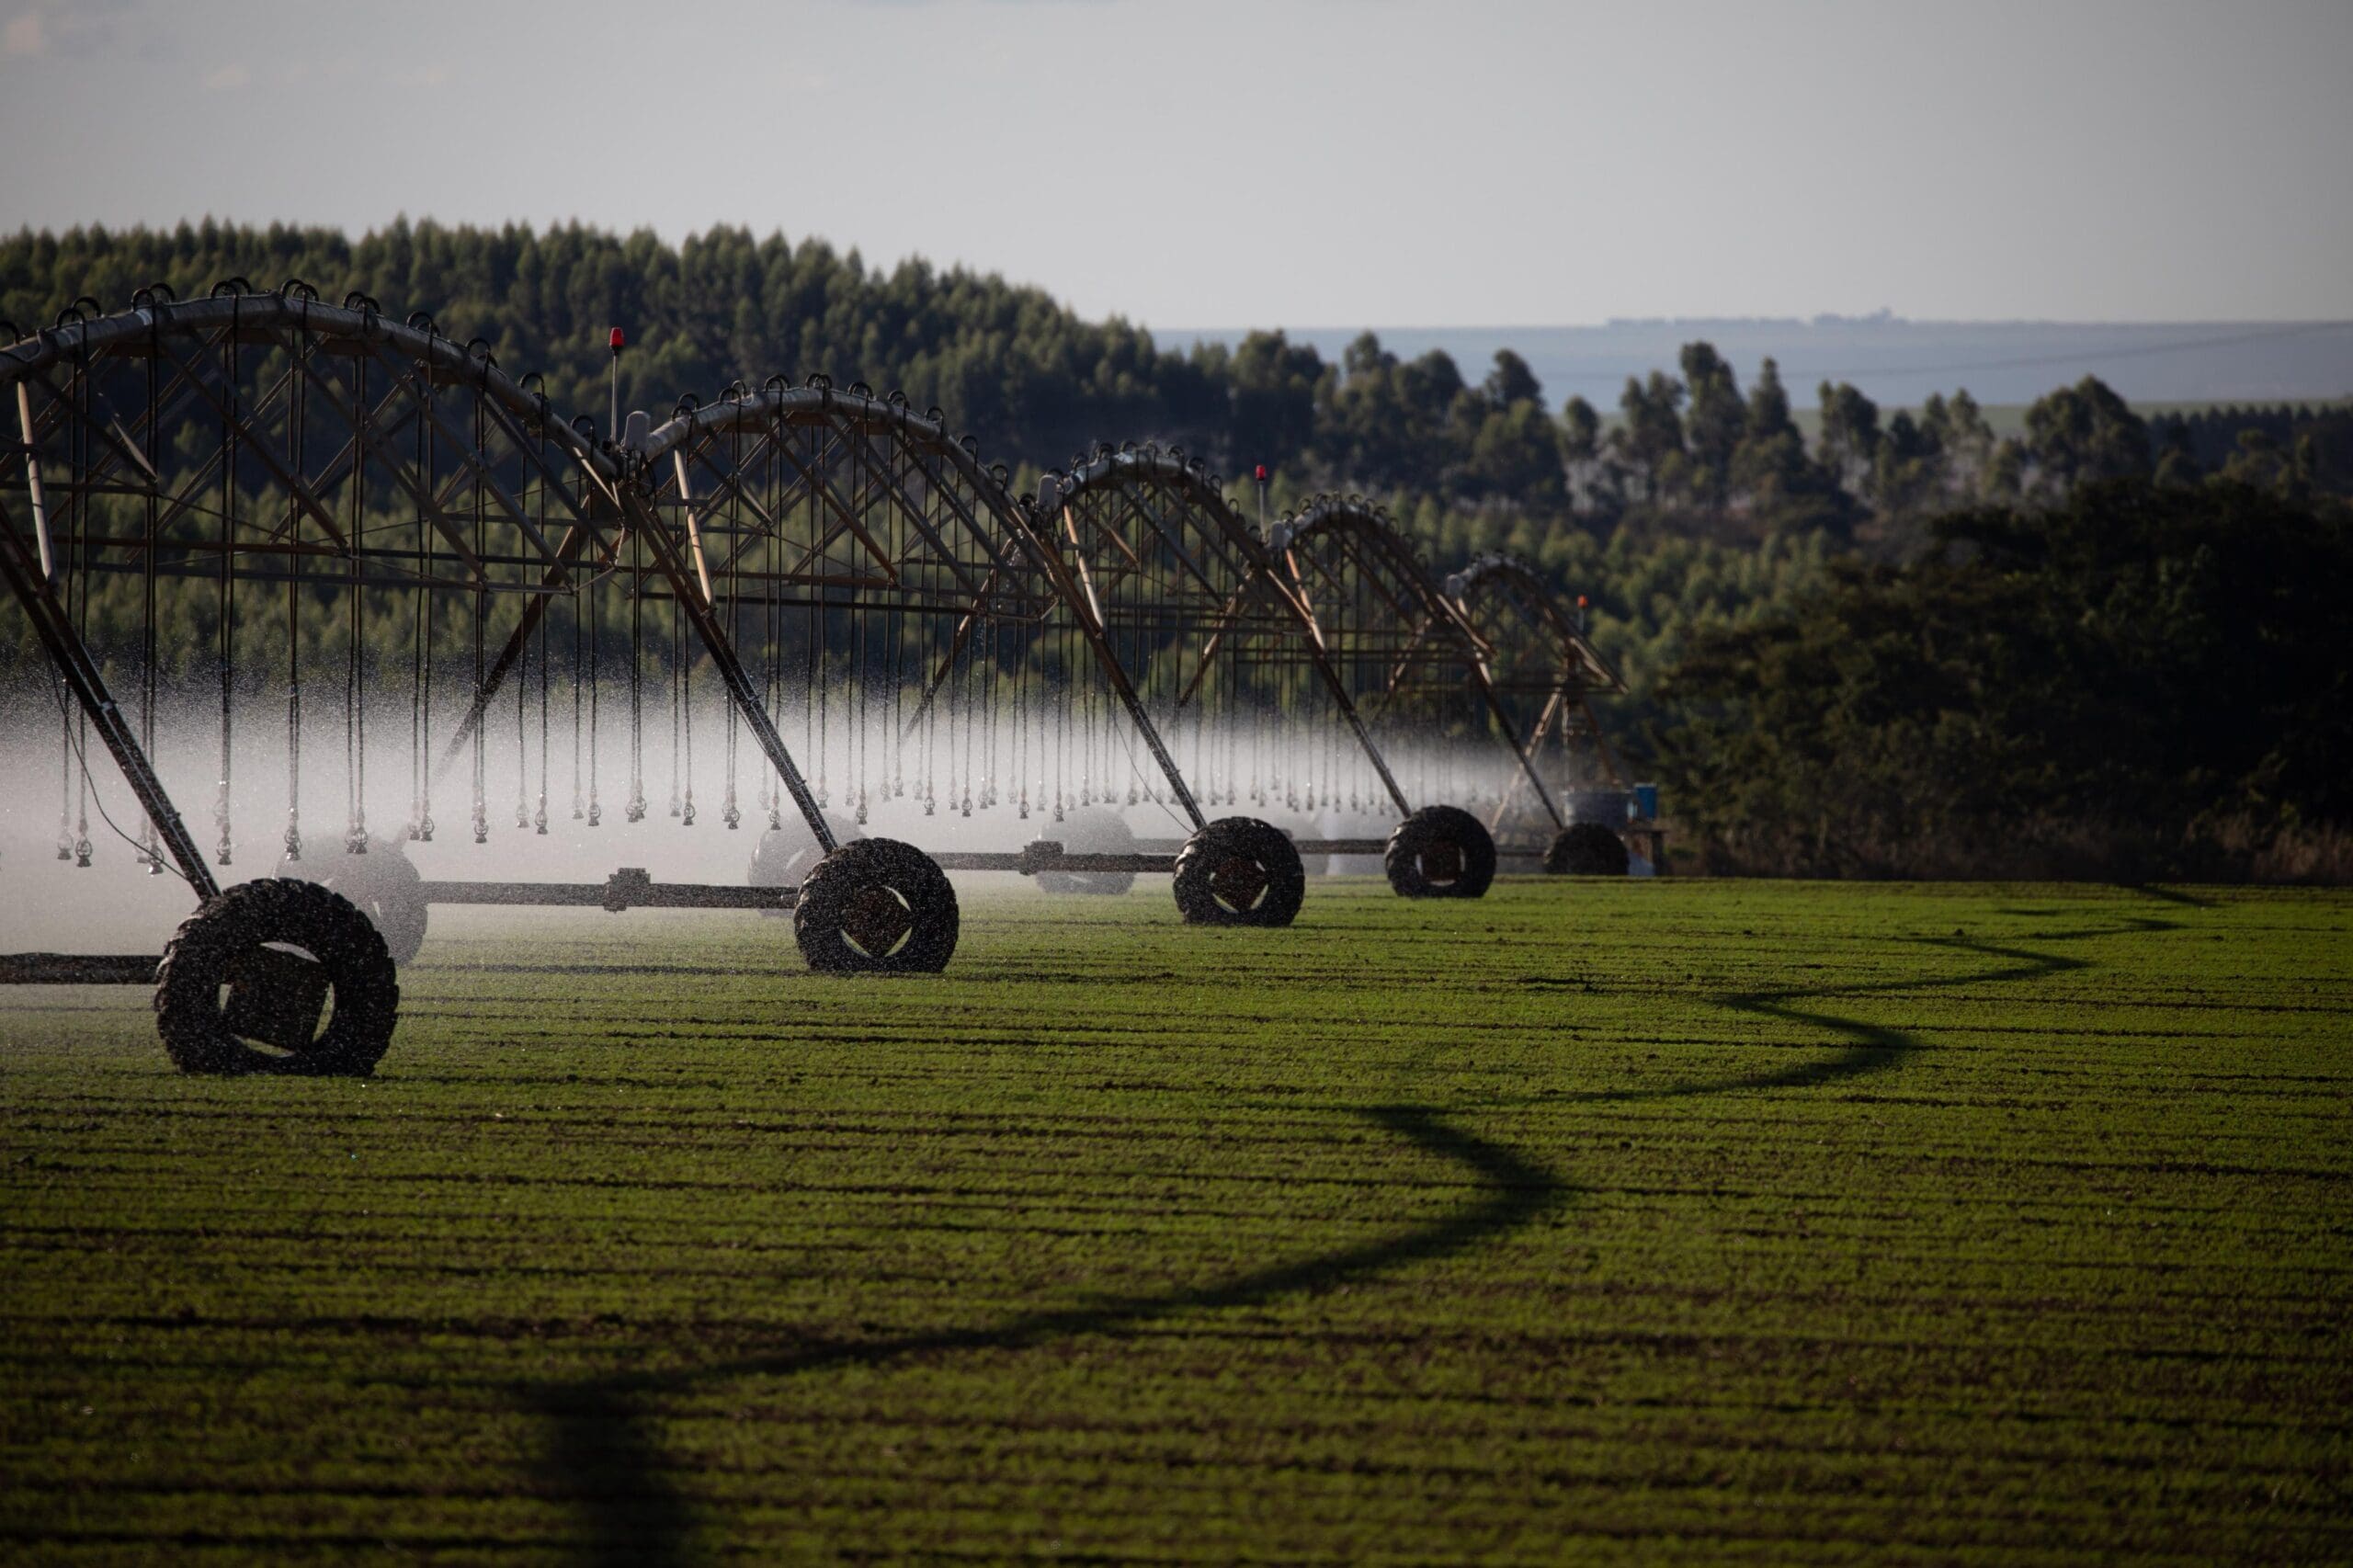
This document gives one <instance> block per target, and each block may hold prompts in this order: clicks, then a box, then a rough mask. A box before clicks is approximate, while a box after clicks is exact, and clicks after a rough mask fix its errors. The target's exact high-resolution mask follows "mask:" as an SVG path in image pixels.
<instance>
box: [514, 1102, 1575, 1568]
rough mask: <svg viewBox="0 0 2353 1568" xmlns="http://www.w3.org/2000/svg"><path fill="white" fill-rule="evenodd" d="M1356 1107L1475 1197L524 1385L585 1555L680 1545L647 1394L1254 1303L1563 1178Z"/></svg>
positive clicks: (1515, 1208) (1393, 1261) (1494, 1227)
mask: <svg viewBox="0 0 2353 1568" xmlns="http://www.w3.org/2000/svg"><path fill="white" fill-rule="evenodd" d="M1362 1114H1364V1115H1365V1116H1366V1117H1367V1118H1368V1119H1370V1120H1371V1121H1373V1122H1374V1123H1375V1124H1377V1125H1379V1126H1381V1127H1382V1128H1385V1129H1387V1130H1389V1131H1392V1132H1396V1133H1398V1134H1400V1135H1402V1136H1404V1138H1406V1139H1408V1140H1410V1141H1411V1142H1413V1143H1414V1144H1415V1146H1416V1147H1418V1148H1420V1149H1421V1150H1423V1151H1424V1152H1425V1153H1432V1154H1436V1155H1439V1156H1441V1157H1443V1158H1445V1159H1448V1160H1450V1161H1452V1162H1454V1163H1455V1164H1456V1165H1460V1166H1461V1167H1463V1169H1464V1171H1465V1172H1466V1174H1468V1175H1470V1176H1474V1177H1476V1178H1477V1179H1478V1180H1479V1181H1480V1182H1481V1183H1482V1184H1483V1186H1484V1187H1485V1188H1486V1192H1485V1195H1484V1196H1483V1197H1482V1198H1481V1199H1478V1201H1476V1202H1474V1203H1472V1204H1471V1205H1469V1206H1468V1207H1466V1208H1464V1209H1462V1210H1460V1211H1459V1212H1457V1213H1453V1214H1449V1215H1448V1216H1447V1217H1446V1218H1444V1219H1442V1220H1438V1221H1434V1222H1433V1223H1430V1224H1427V1225H1424V1226H1421V1227H1419V1228H1418V1229H1415V1230H1412V1231H1408V1232H1406V1233H1404V1234H1403V1235H1400V1236H1394V1237H1392V1238H1390V1239H1389V1240H1387V1241H1381V1242H1370V1243H1367V1244H1364V1245H1362V1246H1357V1247H1347V1248H1343V1249H1341V1250H1339V1251H1337V1252H1329V1253H1323V1254H1319V1255H1317V1256H1313V1257H1310V1258H1303V1259H1302V1260H1300V1261H1298V1262H1296V1263H1285V1264H1278V1265H1275V1266H1273V1267H1267V1268H1262V1269H1259V1270H1257V1271H1256V1272H1255V1273H1251V1274H1245V1275H1243V1276H1241V1277H1240V1278H1234V1279H1230V1280H1226V1281H1224V1282H1223V1283H1222V1284H1214V1285H1204V1286H1200V1287H1198V1288H1196V1289H1193V1290H1174V1291H1169V1292H1167V1293H1165V1294H1162V1295H1154V1296H1137V1297H1131V1298H1128V1299H1126V1300H1123V1301H1102V1302H1097V1303H1095V1304H1092V1305H1088V1306H1085V1307H1071V1308H1065V1309H1063V1310H1061V1311H1055V1312H1032V1313H1028V1314H1025V1315H1023V1316H1020V1317H1016V1318H1013V1319H1011V1320H1009V1321H1007V1322H1005V1323H1001V1324H996V1325H995V1326H993V1327H985V1328H951V1329H937V1330H933V1331H931V1332H929V1333H925V1334H912V1335H904V1336H902V1337H899V1338H895V1339H879V1340H859V1341H846V1342H845V1341H834V1342H828V1341H819V1342H816V1343H814V1344H806V1343H804V1344H797V1345H795V1346H793V1347H792V1348H790V1349H789V1350H780V1351H778V1352H776V1353H774V1354H772V1355H753V1356H744V1357H738V1358H733V1359H731V1360H727V1361H722V1362H716V1363H713V1364H712V1365H710V1366H706V1367H699V1368H696V1369H692V1370H688V1371H677V1372H649V1373H621V1374H617V1375H615V1376H612V1377H608V1378H598V1379H593V1380H590V1381H585V1382H576V1383H565V1384H560V1385H556V1386H553V1387H540V1388H537V1389H534V1390H531V1391H530V1392H529V1403H530V1405H531V1407H532V1408H533V1409H534V1410H536V1411H537V1412H538V1413H539V1414H540V1415H542V1416H543V1417H545V1418H546V1420H547V1422H548V1424H549V1442H548V1447H547V1449H546V1453H545V1460H544V1474H543V1477H542V1479H543V1481H544V1483H545V1484H546V1485H547V1487H548V1490H549V1491H550V1492H551V1493H553V1494H556V1495H559V1496H568V1497H570V1498H573V1499H574V1502H575V1506H576V1507H577V1509H578V1514H579V1520H580V1525H581V1529H582V1534H583V1536H584V1538H585V1539H584V1540H583V1553H582V1555H583V1560H584V1561H585V1562H594V1563H600V1564H602V1563H609V1564H620V1563H639V1564H650V1565H659V1564H667V1563H676V1562H684V1561H686V1560H687V1559H688V1554H689V1544H690V1537H691V1532H692V1525H693V1520H692V1517H691V1511H690V1509H689V1508H688V1504H687V1501H686V1499H685V1498H684V1497H683V1496H682V1495H680V1494H679V1492H678V1490H677V1488H676V1486H675V1485H674V1484H673V1483H671V1481H670V1479H669V1476H668V1474H667V1473H666V1467H665V1462H664V1460H663V1456H662V1452H661V1449H660V1445H659V1443H658V1441H657V1439H656V1437H655V1436H654V1432H653V1431H652V1429H651V1426H652V1423H651V1420H650V1416H651V1412H649V1411H648V1410H647V1408H646V1404H647V1402H648V1401H649V1399H652V1398H658V1397H662V1396H674V1395H677V1394H682V1393H686V1392H690V1391H691V1390H692V1389H693V1388H694V1387H695V1386H696V1385H697V1384H700V1383H706V1382H717V1381H724V1380H726V1379H729V1378H738V1377H792V1376H799V1375H801V1374H802V1373H808V1372H816V1371H822V1370H824V1369H826V1368H829V1367H845V1366H853V1367H875V1366H881V1365H883V1364H886V1363H888V1362H892V1361H895V1360H900V1359H903V1358H910V1357H921V1356H937V1355H947V1354H953V1353H956V1352H961V1351H972V1350H1020V1349H1026V1348H1028V1347H1029V1346H1036V1345H1040V1344H1043V1343H1045V1342H1048V1341H1051V1340H1055V1339H1060V1338H1064V1337H1067V1336H1071V1335H1087V1334H1110V1333H1116V1332H1119V1331H1120V1330H1122V1329H1128V1328H1132V1327H1135V1326H1137V1325H1139V1324H1147V1323H1151V1322H1153V1321H1154V1320H1155V1319H1159V1318H1163V1317H1166V1316H1169V1315H1171V1314H1174V1313H1177V1312H1218V1311H1223V1310H1228V1309H1232V1308H1235V1307H1252V1306H1263V1305H1265V1304H1267V1303H1268V1302H1271V1301H1279V1300H1281V1299H1282V1298H1284V1297H1286V1296H1293V1295H1301V1294H1305V1293H1309V1292H1312V1291H1314V1290H1322V1289H1324V1288H1327V1287H1330V1286H1333V1285H1337V1284H1341V1283H1344V1282H1346V1281H1347V1280H1350V1279H1353V1278H1358V1277H1360V1276H1363V1275H1368V1274H1373V1273H1377V1272H1380V1271H1381V1270H1383V1269H1389V1268H1395V1267H1403V1266H1404V1265H1407V1264H1414V1263H1426V1262H1429V1261H1431V1260H1433V1259H1437V1258H1442V1257H1447V1256H1452V1255H1453V1254H1455V1253H1459V1252H1461V1251H1463V1250H1464V1249H1466V1248H1468V1247H1471V1246H1473V1245H1476V1244H1478V1243H1480V1242H1482V1241H1484V1240H1487V1239H1488V1238H1490V1237H1493V1236H1497V1235H1501V1234H1503V1233H1506V1232H1509V1231H1513V1230H1517V1229H1518V1227H1520V1226H1522V1225H1525V1224H1527V1223H1529V1221H1532V1220H1534V1219H1536V1218H1537V1217H1538V1216H1539V1215H1540V1214H1543V1213H1544V1212H1546V1211H1547V1210H1551V1209H1552V1208H1554V1207H1555V1206H1557V1205H1558V1204H1559V1203H1560V1202H1561V1201H1562V1199H1563V1197H1564V1196H1565V1194H1566V1192H1567V1190H1568V1189H1567V1188H1566V1187H1564V1186H1563V1184H1562V1183H1561V1181H1560V1180H1559V1178H1558V1177H1556V1176H1554V1175H1553V1174H1552V1172H1550V1171H1548V1170H1546V1169H1545V1168H1544V1167H1543V1166H1541V1165H1537V1164H1535V1163H1533V1162H1531V1161H1529V1160H1528V1159H1525V1158H1523V1157H1522V1156H1520V1155H1518V1154H1517V1153H1513V1152H1512V1151H1511V1150H1509V1149H1506V1148H1505V1147H1503V1146H1502V1145H1501V1144H1497V1143H1491V1142H1487V1141H1486V1140H1485V1139H1483V1138H1480V1137H1478V1136H1476V1135H1475V1134H1472V1133H1470V1132H1465V1131H1462V1130H1461V1128H1458V1127H1453V1126H1450V1125H1449V1124H1448V1123H1447V1122H1446V1121H1445V1120H1444V1119H1442V1118H1441V1117H1440V1116H1439V1115H1438V1113H1437V1112H1436V1111H1434V1110H1431V1109H1430V1108H1427V1107H1425V1106H1380V1107H1375V1108H1370V1109H1369V1110H1366V1111H1364V1112H1363V1113H1362Z"/></svg>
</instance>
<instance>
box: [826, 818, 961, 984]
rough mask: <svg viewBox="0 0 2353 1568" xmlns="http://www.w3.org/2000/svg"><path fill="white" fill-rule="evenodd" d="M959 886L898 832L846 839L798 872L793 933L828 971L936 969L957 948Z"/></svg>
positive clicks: (945, 964) (934, 971)
mask: <svg viewBox="0 0 2353 1568" xmlns="http://www.w3.org/2000/svg"><path fill="white" fill-rule="evenodd" d="M957 919H958V916H957V910H956V890H955V889H954V888H953V887H951V886H949V881H948V877H947V874H946V873H945V872H943V871H941V870H940V869H939V868H938V866H937V865H936V864H934V863H933V861H932V858H931V857H930V856H928V855H926V854H925V853H924V852H923V851H922V850H920V849H918V848H916V847H915V846H914V845H912V844H902V843H900V842H899V841H898V840H897V839H895V838H861V839H859V840H858V842H857V843H855V844H845V845H843V846H841V847H840V848H839V849H836V850H835V851H834V852H833V853H832V854H831V855H828V856H826V857H825V858H824V859H823V860H821V861H819V862H818V863H817V864H816V865H815V866H813V867H812V868H811V869H810V871H809V874H808V875H807V876H806V877H804V878H802V879H801V897H800V901H799V902H798V903H795V904H794V905H793V906H792V935H793V938H794V939H795V940H796V941H798V942H799V943H800V944H801V956H802V957H803V958H805V959H807V960H809V967H810V968H811V969H813V970H818V971H822V972H824V973H826V974H937V973H938V972H939V971H941V970H943V969H946V968H947V967H948V960H949V956H950V955H951V954H953V953H954V952H955V951H956V930H957Z"/></svg>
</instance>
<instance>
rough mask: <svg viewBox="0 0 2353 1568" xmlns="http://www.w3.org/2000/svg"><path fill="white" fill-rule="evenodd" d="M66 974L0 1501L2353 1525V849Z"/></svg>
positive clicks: (611, 1540)
mask: <svg viewBox="0 0 2353 1568" xmlns="http://www.w3.org/2000/svg"><path fill="white" fill-rule="evenodd" d="M436 920H437V922H438V926H437V935H436V937H435V939H434V940H432V941H430V942H428V944H427V946H426V951H425V954H424V957H423V960H421V961H420V963H419V964H418V965H417V966H416V967H415V968H414V969H412V970H410V971H406V973H405V975H404V990H405V1001H404V1023H403V1026H402V1029H401V1033H400V1035H399V1037H398V1038H397V1040H395V1042H394V1045H393V1049H392V1054H391V1056H389V1057H388V1058H387V1059H386V1061H385V1062H384V1065H383V1068H382V1069H381V1073H380V1075H379V1076H378V1077H376V1078H375V1079H374V1080H372V1081H369V1082H364V1083H363V1082H329V1081H299V1080H286V1081H278V1080H268V1081H218V1080H197V1079H190V1078H184V1077H180V1076H177V1075H176V1074H174V1073H172V1072H171V1070H170V1069H169V1067H168V1064H167V1063H166V1062H165V1058H164V1054H163V1052H162V1050H161V1049H160V1047H159V1046H158V1045H157V1043H156V1041H155V1040H154V1036H153V1029H152V1026H151V1023H150V1020H149V1018H148V1017H147V1016H146V1014H145V1010H144V1008H145V1001H144V997H143V995H142V994H139V993H135V992H131V991H127V990H123V991H109V990H97V989H85V990H64V989H59V990H48V991H29V990H27V991H18V992H16V993H14V994H8V995H6V996H0V1005H5V1006H6V1008H7V1011H6V1012H0V1313H5V1317H6V1337H5V1343H0V1366H5V1374H4V1375H0V1557H5V1558H6V1559H8V1560H10V1561H13V1562H51V1561H59V1562H83V1561H91V1562H97V1561H108V1560H113V1561H131V1560H151V1561H153V1560H168V1561H171V1562H204V1561H208V1560H213V1559H216V1558H217V1559H220V1560H237V1561H252V1560H260V1561H271V1562H284V1561H291V1560H302V1559H318V1560H333V1561H336V1562H347V1561H358V1560H367V1559H371V1558H372V1559H381V1560H384V1561H400V1562H413V1561H419V1560H426V1559H437V1558H438V1559H447V1560H450V1561H483V1560H517V1561H521V1560H535V1561H550V1562H612V1563H623V1562H628V1563H662V1562H692V1561H707V1560H710V1559H713V1558H718V1557H722V1556H727V1555H739V1556H741V1557H744V1558H746V1559H750V1560H775V1559H780V1558H793V1557H801V1556H828V1557H832V1556H840V1557H850V1558H856V1559H880V1558H953V1559H974V1558H978V1559H991V1558H1005V1557H1014V1556H1022V1557H1064V1558H1072V1559H1079V1560H1106V1559H1138V1558H1142V1559H1167V1560H1184V1561H1189V1562H1229V1561H1234V1560H1243V1559H1248V1560H1263V1561H1286V1562H1300V1561H1309V1560H1313V1561H1320V1562H1365V1561H1398V1562H1404V1561H1417V1562H1432V1561H1460V1560H1466V1559H1477V1560H1483V1561H1499V1562H1500V1561H1515V1562H1518V1561H1560V1560H1564V1559H1565V1560H1574V1561H1593V1562H1613V1561H1653V1562H1687V1561H1691V1560H1695V1559H1708V1560H1718V1561H1766V1560H1782V1561H1788V1560H1799V1559H1802V1560H1805V1561H1809V1562H1822V1561H1836V1560H1845V1561H1857V1562H1862V1561H1868V1562H1895V1561H1919V1562H1976V1561H2003V1562H2052V1561H2074V1562H2086V1561H2093V1560H2099V1561H2109V1560H2114V1559H2118V1558H2131V1559H2137V1560H2143V1561H2174V1560H2178V1561H2214V1560H2234V1561H2241V1562H2248V1561H2263V1562H2283V1561H2303V1562H2329V1561H2335V1562H2344V1561H2346V1560H2347V1559H2348V1558H2353V1336H2349V1335H2353V1331H2349V1330H2348V1324H2347V1317H2348V1312H2347V1297H2348V1287H2349V1286H2353V1146H2348V1137H2347V1135H2348V1133H2353V897H2348V896H2347V895H2346V894H2343V893H2336V892H2239V891H2208V890H2199V891H2195V892H2179V891H2173V890H2143V891H2133V890H2123V889H2105V888H2056V887H2043V886H2008V887H1972V888H1963V889H1957V888H1933V887H1884V886H1882V887H1858V886H1819V885H1790V884H1778V885H1777V884H1760V883H1726V882H1717V883H1709V882H1699V881H1688V882H1675V881H1656V882H1635V881H1630V882H1623V883H1589V882H1579V883H1567V882H1561V881H1506V882H1503V883H1501V884H1499V885H1498V887H1497V889H1496V891H1495V894H1494V895H1493V896H1492V897H1490V898H1489V899H1487V900H1486V901H1484V902H1483V903H1476V904H1463V905H1446V904H1409V903H1403V902H1401V901H1398V900H1395V899H1393V898H1392V897H1391V896H1389V894H1388V892H1387V891H1386V889H1385V888H1381V887H1379V886H1377V885H1375V884H1371V883H1357V882H1350V883H1344V884H1321V883H1319V884H1316V885H1315V886H1313V888H1312V890H1311V896H1310V902H1309V904H1308V908H1307V913H1306V914H1305V915H1304V916H1302V921H1301V923H1300V925H1299V926H1296V927H1295V928H1293V929H1291V930H1289V931H1281V932H1271V933H1258V932H1247V931H1232V930H1222V931H1205V930H1196V929H1188V928H1186V927H1184V926H1180V925H1178V924H1177V923H1176V917H1175V914H1174V911H1173V909H1172V908H1171V907H1170V905H1169V903H1168V899H1167V892H1166V888H1165V885H1158V886H1150V887H1146V888H1140V889H1139V890H1138V892H1136V893H1135V894H1133V895H1132V896H1131V898H1129V899H1127V900H1125V901H1103V900H1086V899H1064V900H1059V901H1057V900H1052V899H1049V898H1046V897H1044V896H1041V895H1040V894H1038V893H1035V892H1031V891H1029V890H1028V889H1023V888H1016V889H1013V890H1010V891H1007V892H1002V893H988V894H984V895H983V894H972V895H969V896H968V898H967V907H966V923H965V938H964V944H963V947H962V948H961V950H960V951H959V953H958V955H957V960H956V962H955V965H954V966H953V968H952V970H951V971H950V972H949V974H948V975H947V976H944V977H941V978H938V979H925V980H911V981H893V982H883V983H877V982H873V981H862V982H861V981H855V980H840V979H826V978H820V977H815V976H812V975H810V974H808V973H806V972H804V971H802V969H801V965H800V962H799V960H798V959H797V958H796V957H795V956H794V954H793V951H792V947H791V942H790V936H789V934H788V932H787V931H786V930H785V929H784V927H783V926H781V925H780V924H779V923H776V922H770V921H763V920H761V919H759V918H757V917H756V916H752V915H694V914H676V915H664V914H653V913H639V914H631V915H626V916H620V917H613V916H606V915H601V914H598V913H596V912H582V913H580V914H578V915H560V916H559V915H550V916H546V917H544V918H538V919H534V920H532V921H531V922H529V923H528V924H526V925H523V926H501V925H499V924H497V923H495V922H494V920H493V919H492V918H491V917H490V915H489V913H488V912H475V911H458V912H441V913H437V915H436Z"/></svg>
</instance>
